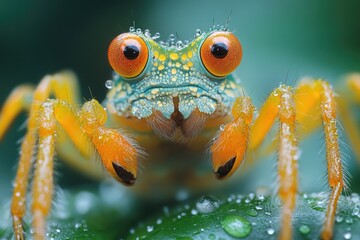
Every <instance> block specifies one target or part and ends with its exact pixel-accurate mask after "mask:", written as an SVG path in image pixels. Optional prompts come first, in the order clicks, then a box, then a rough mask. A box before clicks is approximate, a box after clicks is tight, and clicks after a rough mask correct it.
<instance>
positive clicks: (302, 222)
mask: <svg viewBox="0 0 360 240" xmlns="http://www.w3.org/2000/svg"><path fill="white" fill-rule="evenodd" d="M297 201H298V202H297V208H296V211H295V213H294V216H293V235H294V239H319V236H320V232H321V228H322V223H323V220H324V215H325V213H324V211H325V208H326V196H325V195H324V194H311V195H307V194H303V195H302V196H299V197H298V199H297ZM203 202H204V200H203V199H200V200H199V201H198V202H192V203H185V204H183V205H181V206H177V207H173V208H171V209H170V210H169V211H165V213H162V214H161V215H158V216H157V217H154V218H151V219H149V220H148V221H146V222H144V223H141V224H139V226H138V227H137V228H136V229H135V230H134V231H133V232H132V234H130V235H129V236H128V237H127V239H130V240H131V239H219V240H220V239H277V235H278V233H279V231H280V224H279V221H280V204H279V202H278V201H277V200H276V199H274V198H271V197H269V196H266V197H264V196H261V195H254V194H250V195H247V196H242V195H237V196H230V197H228V198H227V199H220V200H213V205H212V206H214V205H216V206H217V207H213V208H212V211H208V210H209V207H206V204H205V208H203V206H204V205H203V204H201V203H203ZM199 203H200V204H199ZM210 205H211V204H210ZM210 208H211V206H210ZM204 209H207V210H206V211H204ZM359 210H360V198H359V196H358V195H357V194H353V195H351V196H349V197H343V196H342V197H341V199H340V202H339V207H338V214H337V217H336V222H335V229H334V239H350V238H351V239H360V222H359V220H360V214H359V212H360V211H359Z"/></svg>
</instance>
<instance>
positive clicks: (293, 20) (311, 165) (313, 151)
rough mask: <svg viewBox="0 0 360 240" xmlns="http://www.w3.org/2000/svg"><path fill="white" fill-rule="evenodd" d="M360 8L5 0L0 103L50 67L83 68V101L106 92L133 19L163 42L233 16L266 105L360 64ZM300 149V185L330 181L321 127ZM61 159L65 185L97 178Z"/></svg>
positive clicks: (14, 153) (2, 154)
mask: <svg viewBox="0 0 360 240" xmlns="http://www.w3.org/2000/svg"><path fill="white" fill-rule="evenodd" d="M359 9H360V2H359V1H355V0H354V1H335V0H334V1H326V0H319V1H286V0H275V1H252V0H240V1H237V0H233V1H231V0H222V1H214V0H211V1H205V0H201V1H191V0H182V1H178V0H177V1H175V0H168V1H157V0H153V1H130V0H128V1H60V0H54V1H45V0H43V1H40V0H34V1H25V0H18V1H10V0H1V1H0V104H1V103H3V102H4V100H5V98H6V96H7V95H8V93H9V92H10V91H11V90H12V88H14V86H16V85H19V84H22V83H26V82H32V83H37V82H38V81H39V80H40V79H41V77H42V76H44V75H45V74H47V73H54V72H57V71H60V70H63V69H71V70H73V71H75V72H76V73H77V75H78V77H79V79H80V84H81V86H82V89H81V90H82V94H83V97H84V99H91V97H92V96H94V97H95V98H96V99H99V100H101V99H103V98H104V97H105V94H106V90H107V89H106V88H105V85H104V83H105V81H106V80H107V79H109V78H110V77H111V69H110V67H109V65H108V62H107V48H108V44H109V42H110V41H111V40H112V39H113V38H114V37H115V36H116V35H117V34H119V33H122V32H125V31H127V30H128V28H129V26H132V25H134V24H135V26H136V27H140V28H142V29H146V28H148V29H150V30H151V32H152V33H155V32H160V33H161V36H162V37H161V38H162V40H166V39H167V38H168V36H169V34H170V33H176V34H177V35H178V36H179V38H180V39H192V38H193V36H194V34H195V30H196V29H197V28H199V29H202V30H207V29H209V28H210V27H211V26H212V25H213V22H215V23H216V24H220V25H224V24H225V23H226V21H227V20H228V19H229V20H230V21H229V29H231V30H233V31H234V32H235V34H236V35H237V36H238V38H239V39H240V41H241V42H242V44H243V49H244V57H243V62H242V64H241V66H240V67H239V68H238V69H237V70H236V73H237V75H238V76H239V77H240V78H241V79H242V82H243V85H244V86H245V88H246V89H247V93H248V94H249V95H250V96H252V97H253V99H254V102H255V104H256V105H257V106H260V104H261V103H262V102H263V101H264V99H265V98H266V96H267V94H268V93H269V92H270V91H271V90H272V89H273V88H275V87H276V86H277V85H279V83H280V82H287V83H290V84H296V81H298V80H299V79H300V78H301V77H303V76H315V77H322V78H325V79H327V80H329V81H331V82H333V83H334V84H335V85H336V84H341V83H339V80H338V79H341V76H342V75H343V74H346V73H349V72H354V71H360V14H359ZM25 117H26V115H25V114H22V115H21V116H20V118H19V119H18V120H16V122H15V123H14V125H13V127H12V128H11V129H10V131H9V133H8V134H7V135H6V136H5V138H4V139H3V140H2V141H1V142H0V200H2V199H4V198H9V196H10V194H11V182H12V179H13V178H14V175H15V170H16V162H17V159H18V148H19V144H18V141H19V139H21V136H22V135H23V134H24V129H23V128H21V127H20V126H22V125H23V123H24V121H25V119H26V118H25ZM344 141H346V139H344ZM301 147H302V149H303V151H302V157H301V161H300V178H301V191H320V190H322V189H323V188H322V187H323V185H325V183H326V181H325V178H324V177H323V176H324V173H325V170H324V167H325V166H326V165H325V161H324V160H325V158H324V156H323V155H324V154H319V149H321V148H322V147H323V137H322V135H321V134H320V131H319V133H315V134H314V136H313V137H310V138H309V139H306V141H304V142H303V143H302V144H301ZM344 151H346V152H345V153H346V154H348V155H349V157H348V160H347V161H348V165H349V166H348V168H349V171H350V172H351V174H352V175H353V181H352V182H353V183H354V182H358V180H359V179H360V178H359V177H357V176H358V175H359V173H360V171H359V170H358V169H359V166H360V165H359V164H357V163H356V160H355V159H354V157H353V155H352V153H351V150H344ZM58 162H59V163H58V164H57V172H58V174H57V175H58V176H57V184H58V185H60V186H61V187H63V188H70V186H74V185H76V184H84V183H85V184H86V183H92V180H91V179H89V178H87V177H84V176H82V175H81V174H74V173H76V172H74V171H73V170H71V169H69V168H67V167H66V166H64V165H63V164H62V163H61V161H58ZM209 169H210V166H209ZM272 169H273V171H271V170H272ZM274 176H275V157H270V158H269V159H267V160H264V161H263V164H260V165H259V166H257V167H256V168H255V169H253V170H252V171H251V172H250V173H248V174H247V175H246V176H245V178H244V180H243V181H244V182H246V184H243V186H246V187H247V188H245V187H242V188H241V189H242V190H243V191H247V190H246V189H254V187H258V186H269V182H273V180H274ZM319 176H320V177H319ZM270 185H271V184H270ZM240 186H241V185H240ZM353 189H355V191H356V190H357V188H356V185H355V187H354V188H353Z"/></svg>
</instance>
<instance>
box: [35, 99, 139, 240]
mask: <svg viewBox="0 0 360 240" xmlns="http://www.w3.org/2000/svg"><path fill="white" fill-rule="evenodd" d="M64 113H66V115H67V116H68V117H69V116H70V117H72V118H76V122H80V125H79V129H82V130H83V131H84V132H85V133H86V134H87V135H88V136H89V137H90V139H91V141H92V143H93V144H94V146H95V148H96V149H97V151H98V152H99V154H100V156H101V160H102V163H103V165H104V166H105V168H106V169H107V170H108V172H109V173H110V174H111V175H112V176H113V177H115V178H116V179H118V180H119V181H122V182H123V183H125V184H127V185H131V184H133V183H134V181H135V179H136V173H137V160H136V157H137V156H136V155H137V150H136V148H135V146H133V145H131V143H129V142H128V141H127V140H126V139H125V138H124V137H123V136H122V135H121V134H120V133H118V132H117V131H116V130H114V129H108V128H105V127H104V126H103V124H104V123H105V121H106V112H105V110H104V108H103V107H102V106H101V105H100V104H99V103H98V102H97V101H96V100H92V101H89V102H86V103H85V104H84V106H83V107H82V109H81V111H80V114H79V116H80V118H77V116H78V115H76V114H75V113H73V112H72V110H71V106H70V105H69V104H68V103H67V102H65V101H62V100H57V99H53V100H47V101H46V102H45V103H43V104H42V106H41V107H40V111H39V115H38V116H39V118H38V119H39V122H40V124H39V128H38V137H39V146H40V147H39V149H38V155H37V159H36V169H35V175H34V183H33V192H32V193H33V202H32V215H33V229H34V239H37V240H38V239H44V236H45V227H46V217H47V215H48V213H49V211H50V209H51V199H52V195H53V157H54V153H55V139H56V122H59V123H60V125H61V126H62V127H63V128H64V129H67V127H66V124H69V123H67V122H65V123H64V122H63V121H61V120H62V119H63V118H62V117H63V114H64ZM72 124H73V123H72Z"/></svg>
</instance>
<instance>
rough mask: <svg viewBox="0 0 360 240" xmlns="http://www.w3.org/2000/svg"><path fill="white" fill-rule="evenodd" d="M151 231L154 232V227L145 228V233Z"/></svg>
mask: <svg viewBox="0 0 360 240" xmlns="http://www.w3.org/2000/svg"><path fill="white" fill-rule="evenodd" d="M153 230H154V226H147V227H146V231H147V232H152V231H153Z"/></svg>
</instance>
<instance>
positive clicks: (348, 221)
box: [345, 217, 353, 224]
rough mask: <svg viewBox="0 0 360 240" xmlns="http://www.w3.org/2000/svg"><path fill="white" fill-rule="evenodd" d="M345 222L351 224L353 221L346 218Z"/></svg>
mask: <svg viewBox="0 0 360 240" xmlns="http://www.w3.org/2000/svg"><path fill="white" fill-rule="evenodd" d="M345 222H346V223H347V224H352V223H353V219H352V218H351V217H348V218H346V220H345Z"/></svg>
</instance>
